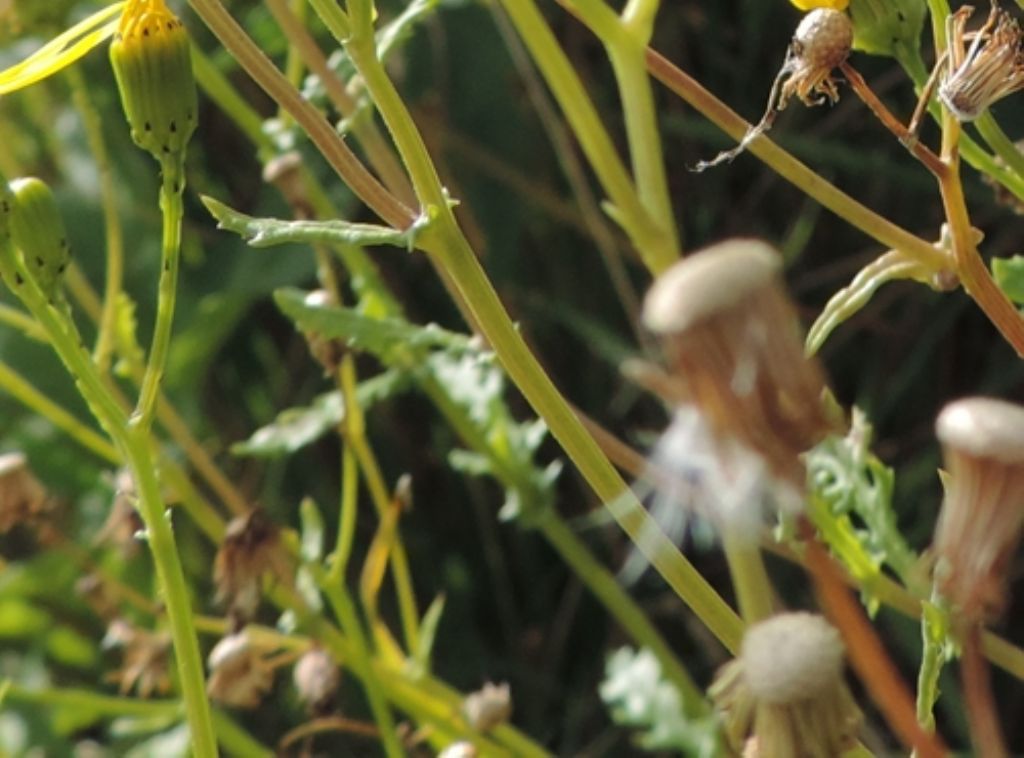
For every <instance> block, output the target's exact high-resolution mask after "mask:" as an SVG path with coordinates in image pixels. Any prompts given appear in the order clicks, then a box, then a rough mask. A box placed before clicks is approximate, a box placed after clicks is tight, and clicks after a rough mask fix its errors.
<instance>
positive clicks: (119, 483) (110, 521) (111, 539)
mask: <svg viewBox="0 0 1024 758" xmlns="http://www.w3.org/2000/svg"><path fill="white" fill-rule="evenodd" d="M114 489H115V491H114V501H113V503H112V504H111V506H110V513H109V514H108V515H107V520H106V521H105V522H104V523H103V526H102V527H101V528H100V530H99V532H98V533H97V534H96V537H95V541H96V543H97V544H100V543H107V544H108V545H110V546H111V547H113V548H115V549H117V550H118V551H120V553H121V555H122V556H123V557H124V558H125V559H128V558H132V557H134V556H135V555H137V554H138V552H139V549H140V543H139V540H138V539H137V535H138V533H139V532H140V531H141V530H142V529H143V528H144V527H145V524H143V523H142V517H141V516H139V513H138V511H137V510H136V507H135V504H136V501H137V497H138V496H137V494H136V490H135V480H134V479H133V478H132V472H131V471H129V470H128V469H121V470H120V471H119V472H118V473H117V477H116V478H115V480H114Z"/></svg>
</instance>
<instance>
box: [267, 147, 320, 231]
mask: <svg viewBox="0 0 1024 758" xmlns="http://www.w3.org/2000/svg"><path fill="white" fill-rule="evenodd" d="M263 181H265V182H266V183H267V184H273V185H274V186H275V187H277V189H278V190H279V191H280V192H281V194H282V195H284V199H285V202H286V203H288V205H290V206H291V207H292V209H293V210H294V211H295V215H296V216H297V217H298V218H312V216H313V204H312V203H311V202H310V200H309V195H308V193H307V192H306V183H305V181H304V179H303V176H302V155H301V154H300V153H299V152H298V151H297V150H292V151H291V152H287V153H283V154H282V155H279V156H277V157H276V158H274V159H273V160H272V161H269V162H268V163H267V165H266V166H264V167H263Z"/></svg>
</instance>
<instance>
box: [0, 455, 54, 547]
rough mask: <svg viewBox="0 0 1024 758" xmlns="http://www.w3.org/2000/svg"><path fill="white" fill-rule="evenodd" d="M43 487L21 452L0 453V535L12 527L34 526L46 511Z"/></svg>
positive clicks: (46, 498)
mask: <svg viewBox="0 0 1024 758" xmlns="http://www.w3.org/2000/svg"><path fill="white" fill-rule="evenodd" d="M49 510H50V509H49V496H48V495H47V492H46V488H45V487H44V486H43V485H42V484H41V483H40V481H39V480H38V479H36V477H35V475H34V474H33V473H32V470H31V469H30V468H29V467H28V459H27V458H26V457H25V456H24V455H23V454H22V453H7V454H5V455H0V534H6V533H7V532H9V531H10V530H11V529H13V528H14V527H15V526H18V525H24V526H30V527H38V526H40V525H41V524H42V523H44V522H45V521H46V519H47V517H48V514H49Z"/></svg>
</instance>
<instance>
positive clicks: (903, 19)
mask: <svg viewBox="0 0 1024 758" xmlns="http://www.w3.org/2000/svg"><path fill="white" fill-rule="evenodd" d="M927 10H928V8H927V5H926V3H925V0H850V16H851V17H852V18H853V47H854V49H856V50H863V51H864V52H866V53H873V54H875V55H889V56H892V57H895V58H904V57H906V56H908V55H911V54H914V53H916V52H917V51H918V50H919V49H920V47H921V31H922V29H923V28H924V21H925V14H926V12H927Z"/></svg>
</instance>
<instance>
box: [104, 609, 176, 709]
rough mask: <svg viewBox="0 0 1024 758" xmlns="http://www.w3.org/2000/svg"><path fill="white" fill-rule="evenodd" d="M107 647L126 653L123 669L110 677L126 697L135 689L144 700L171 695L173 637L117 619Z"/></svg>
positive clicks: (113, 623) (106, 638)
mask: <svg viewBox="0 0 1024 758" xmlns="http://www.w3.org/2000/svg"><path fill="white" fill-rule="evenodd" d="M103 647H105V648H122V649H123V651H124V652H123V658H124V664H123V665H122V667H121V668H120V669H118V670H117V671H115V672H113V673H111V674H109V675H108V676H107V679H108V680H109V681H112V682H116V683H117V685H118V689H119V690H120V692H121V694H122V695H126V694H128V693H129V692H131V691H132V690H133V689H134V690H135V691H136V692H137V693H138V695H139V697H144V698H145V697H150V696H152V695H155V694H162V693H166V692H169V691H170V689H171V677H170V653H171V637H170V635H169V634H167V633H166V632H150V631H148V630H146V629H142V628H140V627H136V626H133V625H131V624H129V623H128V622H127V621H124V620H123V619H117V620H115V621H113V622H111V624H110V626H109V627H107V634H106V636H105V637H104V638H103Z"/></svg>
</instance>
